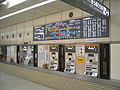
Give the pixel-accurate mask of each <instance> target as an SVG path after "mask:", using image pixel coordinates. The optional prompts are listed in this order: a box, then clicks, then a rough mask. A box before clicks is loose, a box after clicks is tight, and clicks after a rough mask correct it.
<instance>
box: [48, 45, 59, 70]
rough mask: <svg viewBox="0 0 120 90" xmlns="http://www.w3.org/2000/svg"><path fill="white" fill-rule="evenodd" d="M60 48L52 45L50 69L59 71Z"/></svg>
mask: <svg viewBox="0 0 120 90" xmlns="http://www.w3.org/2000/svg"><path fill="white" fill-rule="evenodd" d="M58 53H59V46H58V45H50V65H49V69H51V70H58V64H59V56H58Z"/></svg>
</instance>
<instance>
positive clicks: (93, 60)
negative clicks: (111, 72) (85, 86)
mask: <svg viewBox="0 0 120 90" xmlns="http://www.w3.org/2000/svg"><path fill="white" fill-rule="evenodd" d="M85 61H86V63H85V73H84V74H85V75H88V76H94V77H97V76H98V45H90V46H88V45H87V46H85Z"/></svg>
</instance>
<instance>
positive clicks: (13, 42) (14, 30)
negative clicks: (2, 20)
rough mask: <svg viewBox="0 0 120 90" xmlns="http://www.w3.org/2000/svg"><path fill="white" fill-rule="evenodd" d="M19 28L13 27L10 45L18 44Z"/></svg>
mask: <svg viewBox="0 0 120 90" xmlns="http://www.w3.org/2000/svg"><path fill="white" fill-rule="evenodd" d="M16 32H17V27H16V25H12V26H11V38H10V44H17V33H16Z"/></svg>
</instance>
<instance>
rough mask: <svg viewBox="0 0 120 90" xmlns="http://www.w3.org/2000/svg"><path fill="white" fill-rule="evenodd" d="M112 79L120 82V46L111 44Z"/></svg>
mask: <svg viewBox="0 0 120 90" xmlns="http://www.w3.org/2000/svg"><path fill="white" fill-rule="evenodd" d="M111 79H117V80H120V44H111Z"/></svg>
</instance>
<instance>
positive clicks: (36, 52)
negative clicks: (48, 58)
mask: <svg viewBox="0 0 120 90" xmlns="http://www.w3.org/2000/svg"><path fill="white" fill-rule="evenodd" d="M33 53H34V54H33V59H34V67H38V46H37V45H34V52H33Z"/></svg>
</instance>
